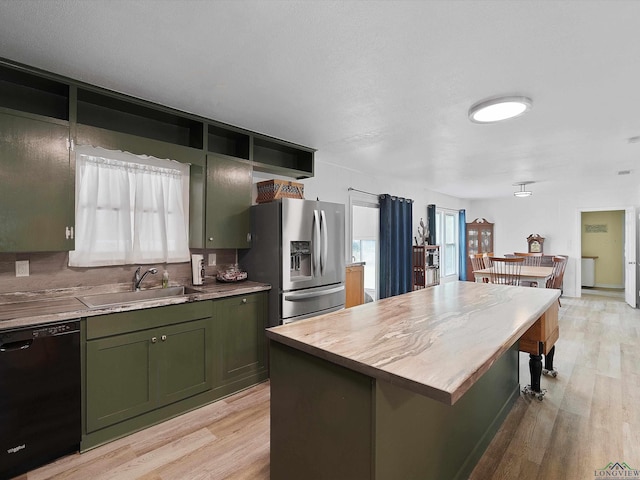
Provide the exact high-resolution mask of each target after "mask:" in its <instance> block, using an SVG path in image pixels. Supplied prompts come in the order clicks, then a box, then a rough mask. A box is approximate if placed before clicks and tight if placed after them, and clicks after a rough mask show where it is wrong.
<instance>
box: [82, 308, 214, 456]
mask: <svg viewBox="0 0 640 480" xmlns="http://www.w3.org/2000/svg"><path fill="white" fill-rule="evenodd" d="M213 321H214V319H213V302H211V301H205V302H197V303H192V304H184V305H171V306H167V307H158V308H150V309H145V310H138V311H131V312H124V313H115V314H109V315H102V316H98V317H91V318H88V319H87V320H86V325H85V327H84V333H83V335H84V340H85V348H84V355H83V372H84V392H85V394H84V407H83V410H84V422H83V437H82V444H81V450H82V451H84V450H86V449H88V448H92V447H94V446H97V445H100V444H102V443H105V442H107V441H110V440H113V439H114V438H118V437H121V436H123V435H126V434H129V433H132V432H134V431H136V430H140V429H141V428H145V427H147V426H149V425H152V424H154V423H158V422H160V421H163V420H165V419H167V418H170V417H172V416H175V415H179V414H180V413H183V412H185V411H188V410H190V409H193V408H196V407H198V406H201V405H204V404H206V403H208V402H210V401H211V400H212V399H213V396H212V387H213V365H214V361H213V350H214V348H215V345H214V340H213ZM150 326H153V328H149V327H150Z"/></svg>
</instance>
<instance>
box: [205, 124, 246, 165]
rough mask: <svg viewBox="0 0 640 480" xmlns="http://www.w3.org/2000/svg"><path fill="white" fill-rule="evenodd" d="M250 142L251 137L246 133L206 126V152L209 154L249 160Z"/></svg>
mask: <svg viewBox="0 0 640 480" xmlns="http://www.w3.org/2000/svg"><path fill="white" fill-rule="evenodd" d="M250 140H251V137H250V136H249V134H247V133H242V132H238V131H235V130H230V129H226V128H222V127H218V126H216V125H211V124H209V125H207V142H208V147H207V150H208V151H209V152H211V153H221V154H223V155H228V156H230V157H236V158H242V159H244V160H249V144H250Z"/></svg>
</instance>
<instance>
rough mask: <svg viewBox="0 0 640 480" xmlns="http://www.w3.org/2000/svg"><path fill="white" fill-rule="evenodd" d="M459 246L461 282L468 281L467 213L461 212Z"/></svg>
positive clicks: (459, 218) (459, 215)
mask: <svg viewBox="0 0 640 480" xmlns="http://www.w3.org/2000/svg"><path fill="white" fill-rule="evenodd" d="M458 225H459V226H458V245H459V246H460V248H459V251H460V261H459V262H458V265H460V266H459V267H458V268H459V269H460V280H462V281H465V280H466V279H467V212H466V211H465V210H460V211H459V212H458Z"/></svg>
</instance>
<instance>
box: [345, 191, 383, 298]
mask: <svg viewBox="0 0 640 480" xmlns="http://www.w3.org/2000/svg"><path fill="white" fill-rule="evenodd" d="M379 224H380V212H379V206H378V204H377V203H373V202H367V201H362V200H356V199H353V198H352V199H351V259H350V260H351V262H364V299H365V303H366V302H372V301H374V300H377V298H378V268H377V266H378V256H379V243H380V242H379Z"/></svg>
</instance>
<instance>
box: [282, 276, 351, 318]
mask: <svg viewBox="0 0 640 480" xmlns="http://www.w3.org/2000/svg"><path fill="white" fill-rule="evenodd" d="M344 301H345V291H344V284H337V285H329V286H327V287H319V288H308V289H306V290H297V291H292V292H283V293H282V294H281V302H282V319H283V323H287V322H286V320H287V319H288V318H292V317H299V316H301V315H308V314H312V313H315V312H318V314H321V313H325V311H327V310H330V309H336V308H340V307H344Z"/></svg>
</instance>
